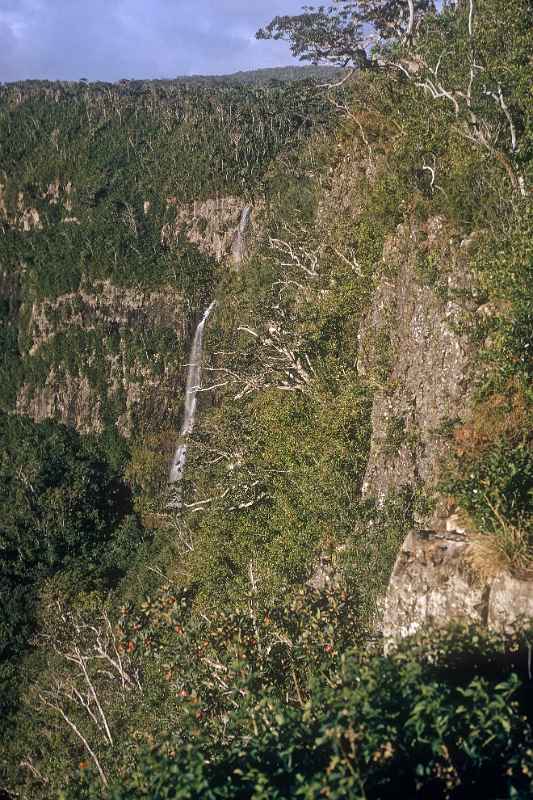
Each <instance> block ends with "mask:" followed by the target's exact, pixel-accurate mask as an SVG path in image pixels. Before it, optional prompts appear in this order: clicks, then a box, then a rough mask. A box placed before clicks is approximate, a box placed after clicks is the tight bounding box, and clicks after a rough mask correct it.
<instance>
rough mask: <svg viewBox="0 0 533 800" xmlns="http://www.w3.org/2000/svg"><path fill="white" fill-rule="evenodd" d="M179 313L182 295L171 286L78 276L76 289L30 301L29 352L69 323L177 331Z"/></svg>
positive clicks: (89, 327)
mask: <svg viewBox="0 0 533 800" xmlns="http://www.w3.org/2000/svg"><path fill="white" fill-rule="evenodd" d="M183 316H184V308H183V297H182V295H181V294H180V292H178V291H177V290H176V289H175V288H174V287H173V286H164V287H162V288H161V289H158V290H153V291H149V290H143V289H139V288H131V287H128V288H125V287H123V286H116V285H115V284H113V283H111V281H109V280H106V281H93V282H91V281H89V280H88V279H87V278H86V277H82V280H81V285H80V288H79V290H78V291H77V292H70V293H69V294H63V295H60V296H59V297H56V298H55V299H54V300H48V299H45V300H43V301H41V302H39V303H34V304H33V306H32V309H31V314H30V318H29V325H28V330H27V335H28V337H29V340H30V341H31V346H30V349H29V353H30V355H35V354H36V353H37V351H38V350H39V349H40V348H41V347H42V346H43V345H44V344H46V342H48V341H49V339H50V338H51V337H52V336H57V334H58V333H61V332H62V331H65V330H67V329H70V328H72V327H73V326H77V327H80V328H83V330H84V331H90V330H95V329H96V328H97V327H99V326H101V325H102V324H108V325H109V326H111V327H112V329H113V330H117V329H120V328H125V329H133V328H138V329H143V328H145V327H147V326H149V327H163V326H167V327H168V326H172V327H174V328H176V330H178V329H179V327H182V323H183Z"/></svg>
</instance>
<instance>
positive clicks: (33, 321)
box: [16, 278, 188, 436]
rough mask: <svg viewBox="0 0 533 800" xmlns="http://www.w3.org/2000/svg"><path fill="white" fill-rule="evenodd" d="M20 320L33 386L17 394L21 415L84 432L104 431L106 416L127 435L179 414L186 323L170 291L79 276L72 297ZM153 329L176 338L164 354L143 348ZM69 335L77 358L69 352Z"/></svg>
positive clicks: (36, 306)
mask: <svg viewBox="0 0 533 800" xmlns="http://www.w3.org/2000/svg"><path fill="white" fill-rule="evenodd" d="M20 320H21V323H20V324H21V325H22V320H24V321H25V322H24V326H23V328H22V330H21V336H20V340H21V342H23V343H24V353H23V355H24V363H25V365H26V368H27V369H29V370H30V374H32V380H31V382H28V381H25V382H23V384H22V386H21V387H20V389H19V391H18V396H17V401H16V410H17V412H18V413H19V414H25V415H27V416H30V417H32V418H33V419H34V420H35V421H38V422H39V421H42V420H45V419H48V418H54V419H57V420H59V421H61V422H63V423H65V424H67V425H72V426H74V427H76V428H77V429H78V430H80V431H83V432H99V431H102V430H103V429H104V427H105V426H106V425H107V424H109V422H110V416H111V417H112V419H113V422H114V424H116V426H117V428H118V430H119V431H120V432H121V433H122V434H123V435H125V436H129V435H131V434H132V433H133V432H134V431H135V430H137V429H138V426H139V422H140V420H141V419H142V420H148V421H149V422H150V423H157V422H158V421H161V420H166V419H170V420H171V419H172V418H173V416H174V415H175V414H176V413H177V412H178V410H179V402H177V398H179V396H180V394H181V385H182V383H183V369H182V362H183V360H184V359H183V358H182V354H183V352H184V351H185V347H186V340H187V338H188V322H187V315H186V311H185V308H184V301H183V297H182V295H181V293H180V292H178V291H177V290H176V289H175V288H174V287H172V286H166V287H162V288H161V289H158V290H148V289H147V290H142V289H139V288H125V287H121V286H116V285H114V284H112V283H111V282H110V281H109V280H108V281H95V282H93V283H91V282H90V281H89V280H88V279H86V278H84V279H82V282H81V286H80V289H79V290H78V291H77V292H71V293H69V294H64V295H60V296H59V297H57V298H55V299H54V300H46V299H45V300H43V301H41V302H35V303H33V305H32V307H31V308H30V309H28V308H24V307H23V308H22V310H21V313H20ZM26 320H27V322H26ZM158 331H160V335H161V336H164V337H166V339H165V340H166V341H168V337H169V336H171V337H172V339H173V340H174V342H173V344H172V346H171V347H170V346H169V348H168V350H167V351H166V352H165V353H164V354H162V353H159V352H155V353H153V352H151V351H150V350H149V349H148V346H147V339H146V337H150V336H153V335H154V334H155V335H156V337H157V332H158ZM61 337H64V342H63V343H62V344H61V345H60V346H59V347H56V343H57V341H59V339H60V338H61ZM72 337H75V338H74V340H73V341H74V342H75V351H76V352H74V353H72V354H69V352H68V351H69V349H70V345H69V344H68V342H69V341H70V340H72ZM169 345H170V342H169ZM65 348H66V349H65ZM43 363H44V364H47V365H48V366H47V368H46V371H45V374H44V375H43V368H42V366H40V365H41V364H43ZM34 364H35V365H36V367H35V368H34V367H32V365H34Z"/></svg>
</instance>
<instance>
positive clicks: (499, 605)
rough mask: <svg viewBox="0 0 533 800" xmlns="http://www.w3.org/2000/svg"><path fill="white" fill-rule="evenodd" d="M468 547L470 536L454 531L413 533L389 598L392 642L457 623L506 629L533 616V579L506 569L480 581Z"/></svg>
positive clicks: (386, 627) (386, 630) (387, 623)
mask: <svg viewBox="0 0 533 800" xmlns="http://www.w3.org/2000/svg"><path fill="white" fill-rule="evenodd" d="M468 547H469V540H468V536H467V535H465V534H462V533H458V532H454V531H448V532H447V533H440V534H439V533H436V532H435V531H432V530H431V531H425V530H416V531H412V532H411V533H410V534H409V535H408V537H407V539H406V540H405V542H404V544H403V547H402V549H401V551H400V554H399V556H398V559H397V561H396V564H395V566H394V570H393V572H392V576H391V579H390V583H389V588H388V591H387V595H386V598H385V609H384V616H383V624H382V632H383V635H384V638H385V640H386V641H388V642H391V641H394V640H398V639H401V638H403V637H405V636H408V635H411V634H413V633H416V632H417V631H418V630H420V629H422V628H425V627H428V626H444V625H446V624H448V623H450V622H454V621H455V622H458V621H459V622H460V621H463V622H468V623H471V622H473V623H478V624H480V625H483V626H488V627H490V628H492V629H495V630H498V631H500V632H505V631H508V630H509V629H510V628H512V626H513V624H514V623H515V622H517V621H518V620H519V619H521V618H526V619H530V620H532V619H533V579H532V580H528V579H526V578H523V577H522V578H519V577H517V576H513V575H510V574H508V573H502V574H500V575H499V576H497V577H496V578H495V579H493V580H492V581H488V582H486V583H480V582H479V581H478V580H476V578H475V576H474V575H473V574H472V572H471V570H470V568H469V566H468V562H467V559H466V558H465V555H466V551H467V548H468Z"/></svg>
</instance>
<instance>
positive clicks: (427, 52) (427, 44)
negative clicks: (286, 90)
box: [257, 0, 533, 197]
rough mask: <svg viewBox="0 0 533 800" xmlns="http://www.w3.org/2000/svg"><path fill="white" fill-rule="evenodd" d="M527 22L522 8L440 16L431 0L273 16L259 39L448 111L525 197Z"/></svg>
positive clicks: (468, 9)
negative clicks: (279, 42)
mask: <svg viewBox="0 0 533 800" xmlns="http://www.w3.org/2000/svg"><path fill="white" fill-rule="evenodd" d="M532 22H533V18H532V8H531V3H527V2H524V0H515V2H513V3H503V2H502V0H480V2H479V3H477V2H476V3H474V0H462V1H461V2H455V3H446V2H445V3H444V4H443V6H442V7H441V9H440V11H439V13H437V11H436V7H435V4H434V3H433V2H432V0H358V2H351V1H349V0H337V2H336V3H335V5H333V6H329V7H327V8H326V7H325V6H318V7H305V9H304V13H302V14H299V15H296V16H283V17H280V16H278V17H275V18H274V19H273V20H272V22H270V23H269V25H267V26H266V28H263V29H261V30H259V31H258V33H257V37H258V38H259V39H283V40H287V41H289V43H290V46H291V50H292V52H293V54H294V55H295V56H298V57H299V58H300V59H301V60H303V61H312V62H313V63H315V64H318V63H321V62H326V63H330V64H336V65H338V66H341V67H345V68H350V71H349V72H348V73H347V75H346V78H347V77H350V75H351V74H353V72H354V70H356V69H366V70H368V69H374V70H375V69H379V70H386V71H389V72H390V73H392V74H396V75H398V76H400V77H401V78H402V79H404V80H405V79H406V80H408V81H409V82H411V83H412V84H414V85H415V86H416V87H417V88H418V89H420V90H422V91H423V92H424V93H425V94H426V96H427V97H429V98H430V99H432V100H434V101H435V102H437V103H440V104H447V105H448V107H449V108H450V110H451V111H452V112H453V114H454V116H455V120H456V126H457V128H458V130H459V131H460V133H461V135H462V136H464V137H465V138H466V139H468V140H469V141H470V142H471V143H472V144H473V145H474V146H475V147H476V148H477V149H480V150H482V151H484V152H485V153H488V154H489V155H490V157H491V158H493V159H494V160H495V161H497V162H499V164H500V165H501V166H502V167H503V169H504V170H505V171H506V173H507V175H508V177H509V180H510V183H511V185H512V188H513V190H514V191H515V192H517V193H518V194H520V195H521V196H522V197H526V196H527V195H528V189H527V186H526V179H525V176H524V175H523V173H522V171H521V168H520V162H521V152H523V151H524V150H525V148H526V147H528V146H530V144H529V143H528V140H527V130H528V123H527V118H528V116H529V112H528V105H527V104H528V103H529V100H525V99H524V97H523V96H522V95H523V87H522V86H521V82H522V81H523V78H524V75H525V74H526V73H527V71H528V57H529V56H528V51H529V47H530V46H529V44H528V42H529V38H530V35H531V27H532ZM422 23H424V24H422ZM502 37H503V38H502ZM502 53H505V54H506V55H505V58H504V59H503V61H502V57H501V54H502ZM517 72H518V74H519V75H520V77H519V78H517ZM346 78H344V79H343V80H345V79H346ZM341 82H342V81H341ZM521 134H522V135H521ZM524 134H525V135H524ZM424 169H428V167H426V166H425V167H424ZM430 171H432V176H433V180H434V178H435V174H434V170H433V168H431V170H430Z"/></svg>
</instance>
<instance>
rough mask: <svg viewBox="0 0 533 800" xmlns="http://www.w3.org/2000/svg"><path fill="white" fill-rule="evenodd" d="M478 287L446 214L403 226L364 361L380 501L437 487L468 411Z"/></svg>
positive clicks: (384, 271) (375, 303) (367, 329)
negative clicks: (453, 433)
mask: <svg viewBox="0 0 533 800" xmlns="http://www.w3.org/2000/svg"><path fill="white" fill-rule="evenodd" d="M471 285H472V281H471V280H469V274H468V262H467V258H466V252H465V250H464V249H463V248H461V247H459V245H458V243H455V242H454V239H453V232H452V231H450V230H449V229H448V228H447V226H446V224H445V222H444V221H443V220H442V219H441V218H433V219H431V220H429V221H428V222H427V223H426V224H425V225H423V226H420V227H412V226H409V225H400V226H399V227H398V231H397V234H396V236H394V237H393V238H391V239H390V240H389V241H387V242H386V245H385V250H384V256H383V265H382V268H381V274H380V277H379V279H378V281H377V286H376V289H375V292H374V296H373V298H372V302H371V305H370V308H369V311H368V313H367V314H366V316H365V317H364V319H363V321H362V324H361V327H360V331H359V360H358V364H357V368H358V372H359V374H360V375H361V376H362V377H364V379H365V380H366V381H367V382H368V383H369V384H370V385H371V386H373V387H374V401H373V409H372V441H371V452H370V457H369V461H368V467H367V470H366V475H365V479H364V487H363V493H364V494H365V495H366V496H373V497H375V498H377V500H378V502H379V503H380V504H381V503H382V502H383V500H384V499H385V497H386V496H387V494H388V493H389V492H391V491H393V490H398V489H401V488H404V487H406V486H408V487H412V488H418V487H421V486H424V487H425V488H428V487H431V486H432V485H434V484H435V482H436V480H437V478H438V473H439V465H440V464H441V463H442V459H443V456H444V455H445V453H446V450H447V446H448V445H447V440H446V437H445V436H443V435H442V434H443V427H445V426H446V424H447V423H448V422H449V421H450V420H456V419H457V418H461V417H462V416H464V415H465V414H466V412H467V409H468V408H469V404H470V394H471V360H472V344H471V341H470V339H469V337H468V328H469V326H470V324H471V319H472V315H473V313H474V311H475V304H472V303H471V302H469V301H467V300H465V295H464V294H463V290H464V289H465V288H471ZM419 521H420V522H421V524H427V525H429V526H431V521H430V520H428V519H420V520H419Z"/></svg>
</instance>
